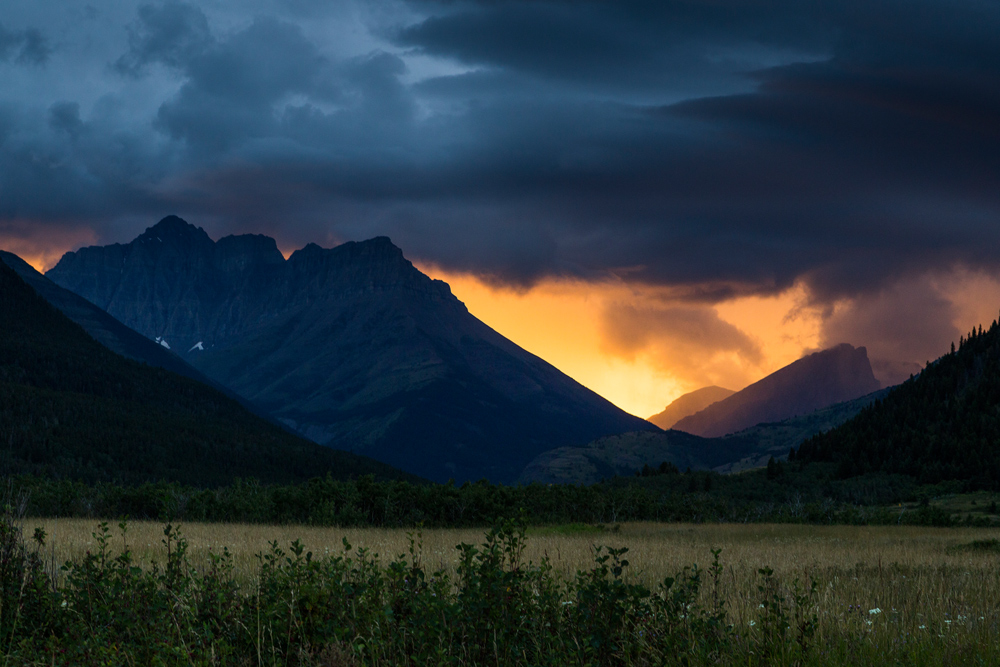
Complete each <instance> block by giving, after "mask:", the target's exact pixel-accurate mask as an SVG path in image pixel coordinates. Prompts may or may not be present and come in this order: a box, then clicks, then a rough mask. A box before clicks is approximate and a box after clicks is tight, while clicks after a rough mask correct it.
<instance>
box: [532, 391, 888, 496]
mask: <svg viewBox="0 0 1000 667" xmlns="http://www.w3.org/2000/svg"><path fill="white" fill-rule="evenodd" d="M888 392H889V389H881V390H879V391H876V392H874V393H871V394H868V395H867V396H863V397H861V398H856V399H854V400H851V401H845V402H843V403H838V404H836V405H832V406H828V407H826V408H823V409H822V410H817V411H815V412H811V413H809V414H807V415H802V416H799V417H792V418H791V419H785V420H783V421H780V422H774V423H767V424H757V425H756V426H752V427H750V428H748V429H744V430H742V431H739V432H737V433H732V434H730V435H727V436H724V437H721V438H702V437H699V436H695V435H691V434H689V433H685V432H683V431H676V430H669V431H667V432H665V433H624V434H622V435H618V436H610V437H606V438H600V439H598V440H595V441H594V442H592V443H590V444H588V445H587V446H586V447H560V448H558V449H554V450H551V451H548V452H545V453H543V454H541V455H539V456H537V457H535V459H534V460H533V461H532V462H531V463H530V464H528V466H527V467H526V468H525V469H524V472H523V473H522V475H521V478H520V481H521V482H524V483H530V482H540V483H544V484H560V483H562V484H593V483H595V482H598V481H600V480H602V479H606V478H608V477H612V476H614V475H619V476H629V475H632V474H634V473H635V472H636V471H637V470H640V469H641V468H642V467H643V466H650V467H652V468H656V467H658V466H659V465H660V464H661V463H663V462H664V461H666V462H668V463H672V464H673V465H675V466H677V468H678V469H680V470H686V469H688V468H691V469H692V470H715V471H716V472H720V473H731V472H740V471H743V470H749V469H751V468H759V467H761V466H764V465H767V462H768V460H769V459H770V458H771V457H774V458H775V459H783V458H785V457H786V456H788V451H789V449H791V448H792V447H797V446H798V445H799V444H800V443H802V442H803V441H804V440H806V439H807V438H809V437H811V436H813V435H816V434H817V433H821V432H823V431H826V430H829V429H831V428H834V427H836V426H839V425H841V424H843V423H845V422H847V421H848V420H849V419H851V418H852V417H854V416H855V415H856V414H858V413H859V412H860V411H861V410H862V409H863V408H865V407H866V406H868V405H870V404H871V403H873V402H875V401H877V400H879V399H881V398H882V397H884V396H885V395H886V394H887V393H888Z"/></svg>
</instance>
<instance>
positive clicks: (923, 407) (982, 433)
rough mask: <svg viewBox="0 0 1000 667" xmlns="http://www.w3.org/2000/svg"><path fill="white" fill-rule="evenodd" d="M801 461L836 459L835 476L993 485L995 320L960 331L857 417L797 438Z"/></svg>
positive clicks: (997, 364) (996, 452)
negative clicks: (954, 341)
mask: <svg viewBox="0 0 1000 667" xmlns="http://www.w3.org/2000/svg"><path fill="white" fill-rule="evenodd" d="M797 458H798V459H799V460H801V461H803V462H806V463H808V462H813V461H828V462H833V463H836V464H837V467H838V473H839V476H840V477H842V478H848V477H854V476H857V475H862V474H866V473H889V474H892V473H896V474H903V475H909V476H911V477H914V478H916V480H917V481H918V482H920V483H930V484H934V483H937V482H941V481H945V480H960V481H964V482H966V483H967V485H968V487H969V488H972V489H990V490H994V491H995V490H997V489H998V488H1000V327H998V326H997V323H996V322H995V321H994V322H993V324H992V326H991V327H990V328H989V329H988V330H986V331H983V329H982V328H981V327H980V328H979V330H978V331H972V332H971V333H970V334H969V336H968V337H967V338H962V339H961V340H960V342H959V347H958V349H957V350H955V349H954V347H953V348H952V351H951V352H950V353H949V354H946V355H945V356H943V357H941V358H940V359H938V360H937V361H935V362H933V363H931V364H928V366H927V367H926V368H925V369H924V370H923V371H921V373H920V375H918V376H916V377H911V378H910V379H909V380H907V381H906V382H904V383H903V384H901V385H900V386H899V387H897V388H896V389H895V390H894V391H892V392H890V393H889V394H888V395H887V396H886V397H885V398H884V399H882V400H881V401H879V402H877V403H875V404H873V405H871V406H870V407H868V408H867V409H865V410H863V411H862V412H861V413H860V414H859V415H858V416H857V417H855V418H854V419H852V420H851V421H849V422H847V423H846V424H844V425H842V426H840V427H839V428H836V429H833V430H831V431H828V432H827V433H824V434H822V435H818V436H816V437H814V438H811V439H810V440H807V441H806V442H804V443H802V446H801V447H800V448H799V451H798V457H797Z"/></svg>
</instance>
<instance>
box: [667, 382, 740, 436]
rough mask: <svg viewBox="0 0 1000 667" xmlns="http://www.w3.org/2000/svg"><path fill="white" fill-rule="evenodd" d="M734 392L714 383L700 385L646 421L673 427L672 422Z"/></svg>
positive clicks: (674, 422) (668, 427)
mask: <svg viewBox="0 0 1000 667" xmlns="http://www.w3.org/2000/svg"><path fill="white" fill-rule="evenodd" d="M735 393H736V392H734V391H733V390H732V389H726V388H725V387H716V386H715V385H712V386H711V387H702V388H701V389H696V390H695V391H691V392H688V393H686V394H684V395H683V396H681V397H680V398H678V399H676V400H674V401H673V402H672V403H671V404H670V405H668V406H667V407H666V408H664V410H663V412H660V413H658V414H655V415H653V416H652V417H650V418H649V419H648V421H650V422H652V423H654V424H656V425H657V426H659V427H660V428H662V429H663V430H667V429H671V428H673V427H674V424H676V423H677V422H679V421H680V420H682V419H684V418H685V417H687V416H688V415H693V414H694V413H696V412H698V411H699V410H704V409H705V408H707V407H708V406H710V405H711V404H712V403H715V402H717V401H721V400H722V399H724V398H728V397H730V396H732V395H733V394H735Z"/></svg>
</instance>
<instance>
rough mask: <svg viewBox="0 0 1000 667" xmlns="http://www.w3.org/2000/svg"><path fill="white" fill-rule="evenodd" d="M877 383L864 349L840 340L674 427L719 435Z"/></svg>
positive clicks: (850, 394)
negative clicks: (838, 343)
mask: <svg viewBox="0 0 1000 667" xmlns="http://www.w3.org/2000/svg"><path fill="white" fill-rule="evenodd" d="M880 388H881V384H880V383H879V381H878V380H876V379H875V375H874V373H872V368H871V363H870V362H869V361H868V351H867V350H866V349H865V348H864V347H857V348H855V347H853V346H852V345H849V344H847V343H841V344H840V345H836V346H834V347H831V348H828V349H825V350H820V351H819V352H814V353H812V354H809V355H806V356H804V357H802V358H801V359H798V360H797V361H794V362H792V363H791V364H788V365H787V366H785V367H783V368H781V369H779V370H777V371H775V372H774V373H771V374H770V375H768V376H767V377H765V378H763V379H761V380H758V381H757V382H755V383H753V384H751V385H750V386H748V387H746V388H744V389H742V390H740V391H738V392H736V393H735V394H733V395H732V396H729V397H728V398H724V399H722V400H720V401H718V402H716V403H713V404H712V405H709V406H708V407H706V408H704V409H703V410H700V411H699V412H696V413H695V414H693V415H690V416H688V417H685V418H683V419H681V420H680V421H678V422H677V423H676V424H674V428H675V429H677V430H679V431H685V432H687V433H691V434H694V435H700V436H703V437H720V436H723V435H727V434H729V433H735V432H737V431H740V430H742V429H745V428H749V427H751V426H754V425H755V424H759V423H764V422H778V421H781V420H783V419H787V418H790V417H794V416H796V415H803V414H807V413H809V412H812V411H814V410H818V409H821V408H824V407H826V406H828V405H833V404H835V403H840V402H843V401H849V400H851V399H854V398H858V397H860V396H864V395H866V394H870V393H871V392H873V391H877V390H878V389H880Z"/></svg>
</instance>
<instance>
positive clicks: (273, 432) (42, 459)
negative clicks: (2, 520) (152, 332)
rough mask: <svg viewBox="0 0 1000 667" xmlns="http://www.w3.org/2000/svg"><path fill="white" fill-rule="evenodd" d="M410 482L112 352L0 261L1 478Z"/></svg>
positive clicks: (201, 482)
mask: <svg viewBox="0 0 1000 667" xmlns="http://www.w3.org/2000/svg"><path fill="white" fill-rule="evenodd" d="M328 471H329V472H330V473H331V474H332V475H333V476H334V477H336V478H347V477H350V476H357V475H360V474H365V473H374V474H376V475H377V476H379V477H382V478H392V477H403V476H404V475H402V474H401V473H399V472H398V471H396V470H395V469H393V468H390V467H389V466H386V465H383V464H380V463H377V462H375V461H372V460H370V459H367V458H365V457H361V456H356V455H353V454H349V453H345V452H337V451H333V450H330V449H327V448H325V447H321V446H319V445H316V444H314V443H311V442H308V441H306V440H303V439H301V438H298V437H296V436H293V435H291V434H289V433H286V432H285V431H283V430H282V429H281V428H279V427H278V426H276V425H274V424H271V423H269V422H267V421H265V420H263V419H260V418H258V417H256V416H254V415H252V414H250V413H249V412H248V411H247V410H245V409H244V408H243V407H242V406H240V405H239V404H238V403H237V402H236V401H234V400H232V399H230V398H228V397H226V396H225V395H223V394H221V393H220V392H218V391H216V390H214V389H212V388H210V387H207V386H205V385H202V384H199V383H198V382H195V381H193V380H191V379H188V378H184V377H181V376H179V375H175V374H173V373H170V372H168V371H165V370H163V369H160V368H153V367H150V366H147V365H145V364H141V363H139V362H136V361H132V360H129V359H125V358H124V357H121V356H119V355H117V354H115V353H113V352H111V351H110V350H108V349H106V348H104V347H103V346H101V345H100V344H99V343H97V342H96V341H95V340H94V339H93V338H91V337H90V336H89V335H87V334H86V332H84V330H83V329H81V328H80V327H79V326H78V325H76V324H75V323H73V322H72V321H70V320H69V319H68V318H67V317H66V316H64V315H63V314H62V313H60V312H59V311H57V310H56V309H55V308H54V307H52V306H51V305H50V304H49V303H48V302H46V301H45V300H44V299H43V298H42V297H41V296H39V295H38V294H37V293H36V292H35V291H34V290H33V289H32V288H31V287H29V286H28V285H27V284H26V283H25V282H24V281H23V280H21V278H19V277H18V276H17V274H16V273H14V271H12V270H11V269H10V268H9V267H7V266H6V265H5V264H3V263H0V473H3V474H18V473H32V474H39V475H44V476H47V477H56V478H68V479H78V480H82V481H88V482H95V481H115V482H125V483H136V482H143V481H154V480H172V481H179V482H184V483H189V484H197V485H208V486H210V485H216V484H221V483H227V482H230V481H232V480H233V479H234V478H236V477H247V476H253V477H256V478H257V479H260V480H262V481H270V482H294V481H298V480H303V479H306V478H308V477H312V476H315V475H322V474H326V472H328Z"/></svg>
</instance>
